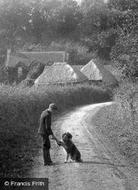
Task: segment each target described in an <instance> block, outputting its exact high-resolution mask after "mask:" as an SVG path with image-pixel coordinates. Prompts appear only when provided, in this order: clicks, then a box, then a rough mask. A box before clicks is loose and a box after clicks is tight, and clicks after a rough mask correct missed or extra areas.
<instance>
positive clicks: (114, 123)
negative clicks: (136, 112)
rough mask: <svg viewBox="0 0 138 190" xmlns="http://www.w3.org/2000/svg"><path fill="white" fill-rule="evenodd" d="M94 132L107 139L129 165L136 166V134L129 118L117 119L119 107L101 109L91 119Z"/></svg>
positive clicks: (137, 160)
mask: <svg viewBox="0 0 138 190" xmlns="http://www.w3.org/2000/svg"><path fill="white" fill-rule="evenodd" d="M93 122H94V124H95V126H96V130H97V131H98V132H99V133H100V134H102V135H104V136H105V137H106V138H108V139H109V140H110V142H111V144H113V145H114V146H115V147H116V149H117V150H119V152H120V154H122V155H123V156H125V157H126V159H127V160H128V161H129V163H130V164H132V165H136V164H138V138H137V135H138V132H137V127H136V125H135V126H134V127H133V130H132V128H130V126H131V122H130V118H129V117H125V119H124V118H121V117H119V105H118V104H113V105H110V106H107V107H103V108H101V109H100V110H99V112H97V114H96V115H95V116H94V118H93Z"/></svg>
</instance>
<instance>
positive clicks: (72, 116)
mask: <svg viewBox="0 0 138 190" xmlns="http://www.w3.org/2000/svg"><path fill="white" fill-rule="evenodd" d="M110 104H111V103H101V104H93V105H88V106H83V107H80V108H76V109H75V110H73V111H70V112H69V113H66V114H64V115H63V116H61V117H60V118H59V119H58V120H57V121H56V122H54V125H53V127H52V128H53V131H54V133H55V134H56V136H57V137H58V138H61V135H62V133H64V132H67V131H68V132H71V133H72V135H73V141H74V143H75V144H76V146H77V147H78V149H79V150H80V152H81V154H82V159H83V163H67V164H65V163H64V159H65V153H64V151H63V149H62V148H60V147H58V146H57V145H56V143H55V141H52V149H51V157H52V160H53V161H54V163H55V164H54V165H53V166H45V167H44V166H43V159H42V150H40V152H39V154H38V155H37V156H36V158H35V162H34V167H33V168H32V170H31V171H30V173H29V177H38V178H46V177H48V178H49V189H50V190H138V180H137V179H138V178H137V176H138V172H137V169H133V168H132V167H131V166H129V165H128V163H127V162H126V161H125V159H124V158H123V157H122V156H120V155H119V153H118V152H117V151H116V150H115V149H114V147H112V146H111V144H110V142H109V143H108V141H107V142H105V139H104V137H101V136H100V135H99V134H98V133H97V131H96V130H95V128H94V126H93V125H92V123H91V122H90V121H91V118H92V116H93V115H94V114H95V113H96V112H97V111H98V110H99V109H100V108H101V107H103V106H108V105H110Z"/></svg>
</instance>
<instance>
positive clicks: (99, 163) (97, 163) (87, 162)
mask: <svg viewBox="0 0 138 190" xmlns="http://www.w3.org/2000/svg"><path fill="white" fill-rule="evenodd" d="M68 164H69V165H70V164H82V165H83V164H87V165H88V164H92V165H109V166H113V167H127V165H123V164H114V163H111V162H109V161H108V162H98V161H83V162H67V163H64V162H56V163H55V164H54V165H64V166H65V165H68Z"/></svg>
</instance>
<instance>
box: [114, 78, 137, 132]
mask: <svg viewBox="0 0 138 190" xmlns="http://www.w3.org/2000/svg"><path fill="white" fill-rule="evenodd" d="M137 93H138V88H137V84H135V83H132V82H131V83H130V82H128V81H124V82H123V83H121V84H120V87H119V88H118V89H117V90H116V91H115V92H114V100H115V101H116V102H118V118H119V117H121V119H124V120H125V118H126V117H127V118H129V120H130V121H131V122H130V124H131V125H130V129H132V131H133V128H134V127H135V126H136V115H137V114H138V110H137V108H138V104H137V103H138V102H137V101H136V99H137Z"/></svg>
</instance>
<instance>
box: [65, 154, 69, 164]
mask: <svg viewBox="0 0 138 190" xmlns="http://www.w3.org/2000/svg"><path fill="white" fill-rule="evenodd" d="M68 159H69V154H67V157H66V159H65V163H67V162H68Z"/></svg>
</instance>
